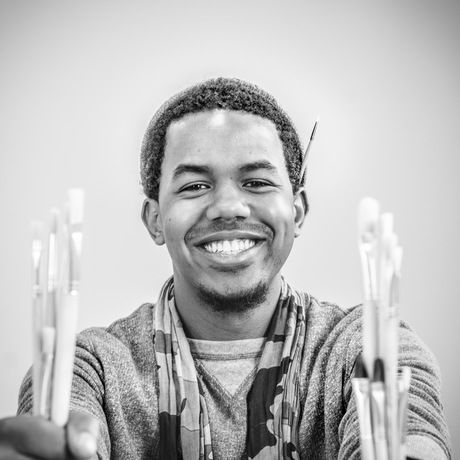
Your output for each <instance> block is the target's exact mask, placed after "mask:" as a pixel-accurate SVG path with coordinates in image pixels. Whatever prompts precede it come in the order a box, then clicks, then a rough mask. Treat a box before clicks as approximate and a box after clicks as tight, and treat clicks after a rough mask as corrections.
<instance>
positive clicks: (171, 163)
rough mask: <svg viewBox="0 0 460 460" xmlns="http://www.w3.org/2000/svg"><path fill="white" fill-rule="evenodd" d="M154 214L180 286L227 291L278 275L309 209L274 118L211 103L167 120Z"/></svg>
mask: <svg viewBox="0 0 460 460" xmlns="http://www.w3.org/2000/svg"><path fill="white" fill-rule="evenodd" d="M148 214H149V217H147V218H146V219H145V221H146V224H147V226H148V227H149V230H150V231H151V233H152V234H155V233H156V232H157V235H159V236H157V238H155V237H154V239H155V241H156V242H157V243H158V244H162V243H163V242H166V245H167V247H168V251H169V253H170V256H171V259H172V262H173V269H174V281H175V287H176V289H177V288H185V289H187V290H190V289H192V292H197V293H202V294H203V293H204V294H206V295H207V294H210V293H211V297H212V295H215V297H216V298H219V297H220V298H222V297H241V296H243V297H244V296H245V295H249V294H250V293H251V292H254V290H255V289H257V288H259V290H260V288H261V287H263V288H264V289H266V288H268V287H269V286H271V285H272V283H273V282H274V280H278V281H279V276H280V275H279V271H280V269H281V267H282V266H283V264H284V262H285V260H286V258H287V257H288V254H289V252H290V250H291V247H292V243H293V240H294V237H295V236H296V235H297V234H298V232H299V230H300V226H301V224H302V222H303V218H304V209H303V203H302V199H301V198H300V195H299V194H297V195H295V196H294V195H293V192H292V186H291V183H290V181H289V177H288V172H287V169H286V166H285V159H284V154H283V147H282V144H281V141H280V139H279V136H278V133H277V131H276V128H275V125H274V124H273V123H272V122H271V121H270V120H268V119H265V118H262V117H259V116H256V115H252V114H248V113H244V112H237V111H228V110H212V111H205V112H199V113H196V114H188V115H186V116H184V117H183V118H181V119H180V120H178V121H175V122H173V123H172V124H171V125H170V127H169V128H168V131H167V136H166V147H165V154H164V159H163V164H162V170H161V180H160V191H159V200H158V203H157V202H155V201H153V200H150V204H149V211H148ZM189 292H190V291H189ZM205 297H206V296H205ZM207 298H209V295H208V297H207Z"/></svg>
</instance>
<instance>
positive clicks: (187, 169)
mask: <svg viewBox="0 0 460 460" xmlns="http://www.w3.org/2000/svg"><path fill="white" fill-rule="evenodd" d="M210 171H211V169H210V168H209V167H208V166H202V165H195V164H186V163H184V164H180V165H178V166H177V167H176V168H175V169H174V172H173V179H177V178H178V177H179V176H181V175H182V174H186V173H195V174H206V173H209V172H210Z"/></svg>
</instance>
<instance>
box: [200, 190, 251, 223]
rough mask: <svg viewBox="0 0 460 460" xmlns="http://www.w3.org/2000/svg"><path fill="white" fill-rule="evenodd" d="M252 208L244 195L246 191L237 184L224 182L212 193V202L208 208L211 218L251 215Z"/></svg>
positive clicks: (207, 214) (208, 216) (208, 214)
mask: <svg viewBox="0 0 460 460" xmlns="http://www.w3.org/2000/svg"><path fill="white" fill-rule="evenodd" d="M249 214H250V209H249V205H248V203H247V202H246V199H245V197H244V191H243V190H241V189H239V188H238V187H237V186H236V184H225V185H224V184H222V185H220V186H219V187H216V188H215V189H214V191H213V193H212V202H211V203H210V204H209V206H208V208H207V210H206V217H207V218H208V219H209V220H216V219H224V220H231V219H235V218H237V217H240V218H246V217H249Z"/></svg>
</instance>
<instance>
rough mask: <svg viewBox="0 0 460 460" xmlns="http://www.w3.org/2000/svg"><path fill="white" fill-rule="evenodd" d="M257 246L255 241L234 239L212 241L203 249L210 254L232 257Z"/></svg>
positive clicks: (204, 245)
mask: <svg viewBox="0 0 460 460" xmlns="http://www.w3.org/2000/svg"><path fill="white" fill-rule="evenodd" d="M255 245H256V241H255V240H251V239H247V238H244V239H239V238H238V239H233V240H219V241H210V242H209V243H205V244H203V246H202V247H203V248H204V250H205V251H206V252H209V253H210V254H219V255H223V256H226V255H228V256H231V255H235V254H239V253H240V252H244V251H247V250H248V249H251V248H252V247H254V246H255Z"/></svg>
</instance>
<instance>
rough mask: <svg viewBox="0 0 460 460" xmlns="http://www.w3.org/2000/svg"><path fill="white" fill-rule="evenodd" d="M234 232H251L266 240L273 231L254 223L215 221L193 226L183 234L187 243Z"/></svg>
mask: <svg viewBox="0 0 460 460" xmlns="http://www.w3.org/2000/svg"><path fill="white" fill-rule="evenodd" d="M235 230H236V231H241V232H253V233H257V234H259V235H264V236H266V237H268V238H271V237H272V236H273V231H272V229H271V228H270V227H269V226H268V225H265V224H262V223H256V222H254V223H251V222H242V221H239V220H236V219H235V220H232V221H225V220H220V221H219V220H216V221H215V222H211V223H210V224H208V225H195V226H193V227H192V228H191V229H190V230H189V231H188V232H187V233H186V234H185V240H186V241H189V240H192V239H197V238H202V237H205V236H206V235H209V234H210V233H217V232H226V231H235Z"/></svg>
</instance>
